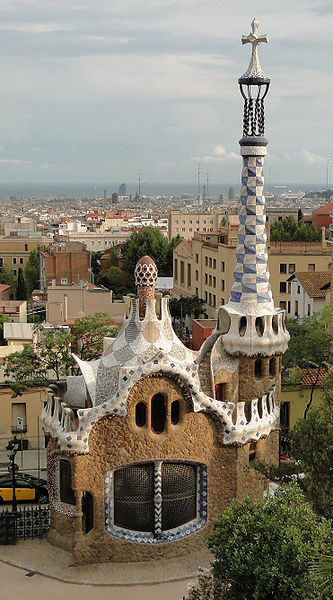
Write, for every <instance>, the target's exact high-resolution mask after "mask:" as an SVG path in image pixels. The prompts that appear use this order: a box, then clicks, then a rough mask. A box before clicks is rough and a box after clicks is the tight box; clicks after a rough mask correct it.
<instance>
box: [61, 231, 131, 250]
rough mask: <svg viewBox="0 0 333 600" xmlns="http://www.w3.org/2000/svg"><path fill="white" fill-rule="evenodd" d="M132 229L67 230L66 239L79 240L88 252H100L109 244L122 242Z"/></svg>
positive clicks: (126, 238)
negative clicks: (81, 231)
mask: <svg viewBox="0 0 333 600" xmlns="http://www.w3.org/2000/svg"><path fill="white" fill-rule="evenodd" d="M131 233H132V229H126V230H123V229H121V228H114V230H113V231H104V232H103V231H87V232H86V233H76V232H69V234H68V239H69V240H70V241H71V242H81V243H83V244H85V246H86V248H87V250H89V252H100V251H101V250H103V251H104V250H105V249H106V248H110V247H111V246H117V245H118V244H123V243H124V242H126V240H128V238H129V237H130V235H131Z"/></svg>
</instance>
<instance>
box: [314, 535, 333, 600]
mask: <svg viewBox="0 0 333 600" xmlns="http://www.w3.org/2000/svg"><path fill="white" fill-rule="evenodd" d="M311 571H312V573H313V575H314V576H315V578H316V580H317V582H318V587H319V589H320V590H321V592H322V593H323V595H324V597H325V598H331V597H332V596H331V594H332V590H333V543H332V546H331V548H330V554H324V555H319V556H317V557H316V558H315V559H314V561H313V562H312V563H311Z"/></svg>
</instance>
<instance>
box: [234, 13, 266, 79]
mask: <svg viewBox="0 0 333 600" xmlns="http://www.w3.org/2000/svg"><path fill="white" fill-rule="evenodd" d="M251 29H252V32H251V33H249V35H242V40H241V41H242V44H252V54H251V59H250V64H249V66H248V69H247V71H246V73H244V75H242V77H241V79H243V78H245V79H246V78H255V79H257V78H259V79H265V80H269V77H268V76H267V75H266V73H264V71H263V70H262V68H261V65H260V62H259V54H258V46H260V44H261V43H262V42H265V43H266V44H268V35H267V34H265V35H262V36H260V35H259V21H258V19H257V18H254V19H253V21H252V23H251Z"/></svg>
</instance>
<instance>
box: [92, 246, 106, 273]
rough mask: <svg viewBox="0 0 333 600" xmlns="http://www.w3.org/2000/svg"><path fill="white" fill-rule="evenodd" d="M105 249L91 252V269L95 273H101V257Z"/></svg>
mask: <svg viewBox="0 0 333 600" xmlns="http://www.w3.org/2000/svg"><path fill="white" fill-rule="evenodd" d="M103 254H104V251H103V250H100V251H99V252H92V253H91V270H92V272H93V274H94V275H95V277H96V275H99V273H100V272H101V268H102V267H101V257H102V256H103Z"/></svg>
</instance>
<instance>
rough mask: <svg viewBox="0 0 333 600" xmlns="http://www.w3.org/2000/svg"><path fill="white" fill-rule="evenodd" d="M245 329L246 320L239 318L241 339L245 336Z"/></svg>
mask: <svg viewBox="0 0 333 600" xmlns="http://www.w3.org/2000/svg"><path fill="white" fill-rule="evenodd" d="M246 328H247V318H246V317H241V318H240V321H239V335H240V336H241V337H243V336H244V335H245V332H246Z"/></svg>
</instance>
